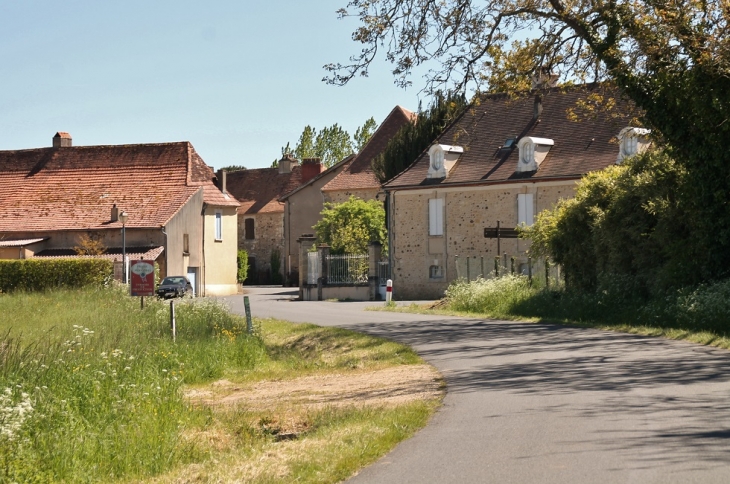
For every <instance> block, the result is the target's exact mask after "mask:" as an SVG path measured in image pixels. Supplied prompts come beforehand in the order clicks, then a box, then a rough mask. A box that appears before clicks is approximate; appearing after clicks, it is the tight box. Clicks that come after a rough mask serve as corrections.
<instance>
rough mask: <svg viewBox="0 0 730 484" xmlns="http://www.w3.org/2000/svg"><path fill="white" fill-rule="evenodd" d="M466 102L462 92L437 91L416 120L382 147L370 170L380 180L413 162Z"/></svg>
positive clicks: (461, 110) (388, 177)
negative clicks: (444, 92) (445, 93)
mask: <svg viewBox="0 0 730 484" xmlns="http://www.w3.org/2000/svg"><path fill="white" fill-rule="evenodd" d="M466 104H467V103H466V98H465V97H464V96H463V95H461V94H453V93H449V94H447V95H443V94H441V93H436V95H435V96H434V100H433V102H432V103H431V105H430V106H429V107H428V109H426V110H425V111H423V110H421V109H419V112H418V117H417V118H416V119H415V121H413V122H411V123H407V124H406V125H404V126H403V127H402V128H401V129H400V131H398V134H396V135H395V136H394V137H393V139H391V140H390V142H388V145H387V146H386V147H385V150H383V152H382V153H381V154H380V155H378V156H377V157H376V158H375V159H374V160H373V163H372V168H373V171H374V172H375V175H376V176H377V177H378V179H379V180H380V181H381V183H384V182H386V181H388V180H390V179H391V178H393V177H394V176H396V175H397V174H399V173H400V172H402V171H403V170H405V169H406V168H408V167H409V166H410V164H411V163H413V162H414V161H416V158H418V155H420V154H421V152H422V151H423V150H425V149H426V148H428V147H429V146H430V145H431V143H433V140H434V139H436V138H437V137H438V136H439V135H440V134H441V132H442V131H443V130H444V128H445V127H446V126H447V125H448V124H450V123H451V122H452V121H453V120H454V119H456V117H458V116H459V115H460V114H461V113H462V112H463V111H464V109H466Z"/></svg>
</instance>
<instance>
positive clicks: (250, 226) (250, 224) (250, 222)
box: [243, 218, 256, 240]
mask: <svg viewBox="0 0 730 484" xmlns="http://www.w3.org/2000/svg"><path fill="white" fill-rule="evenodd" d="M243 229H244V232H245V233H244V237H245V238H246V239H249V240H252V239H255V238H256V235H255V233H254V219H252V218H247V219H246V220H245V221H244V227H243Z"/></svg>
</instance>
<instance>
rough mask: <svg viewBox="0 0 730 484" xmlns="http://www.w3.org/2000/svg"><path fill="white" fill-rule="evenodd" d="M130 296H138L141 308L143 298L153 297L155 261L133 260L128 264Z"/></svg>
mask: <svg viewBox="0 0 730 484" xmlns="http://www.w3.org/2000/svg"><path fill="white" fill-rule="evenodd" d="M129 272H130V273H131V283H130V285H129V288H130V292H131V294H132V296H140V297H141V298H142V299H141V303H140V304H141V307H142V308H144V297H145V296H154V295H155V261H151V260H133V261H132V263H131V264H130V271H129Z"/></svg>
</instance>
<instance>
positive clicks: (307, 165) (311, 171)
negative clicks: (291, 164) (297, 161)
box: [302, 158, 324, 183]
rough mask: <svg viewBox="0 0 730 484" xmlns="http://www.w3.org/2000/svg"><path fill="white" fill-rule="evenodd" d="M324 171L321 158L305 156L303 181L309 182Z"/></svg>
mask: <svg viewBox="0 0 730 484" xmlns="http://www.w3.org/2000/svg"><path fill="white" fill-rule="evenodd" d="M323 171H324V166H322V160H320V159H319V158H304V159H303V160H302V183H307V182H308V181H309V180H311V179H312V178H314V177H315V176H317V175H319V174H320V173H322V172H323Z"/></svg>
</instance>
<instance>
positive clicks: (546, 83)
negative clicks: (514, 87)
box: [532, 67, 560, 89]
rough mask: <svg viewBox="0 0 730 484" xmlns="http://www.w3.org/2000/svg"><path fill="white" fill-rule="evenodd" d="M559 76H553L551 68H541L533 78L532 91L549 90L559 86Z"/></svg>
mask: <svg viewBox="0 0 730 484" xmlns="http://www.w3.org/2000/svg"><path fill="white" fill-rule="evenodd" d="M559 78H560V76H559V75H558V74H553V72H552V71H551V70H550V68H549V67H540V68H538V69H537V72H535V74H534V75H533V76H532V89H547V88H550V87H555V86H557V85H558V79H559Z"/></svg>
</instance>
